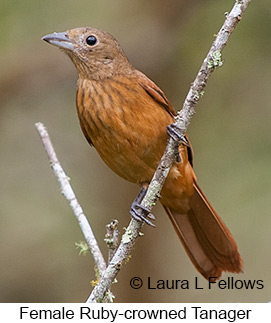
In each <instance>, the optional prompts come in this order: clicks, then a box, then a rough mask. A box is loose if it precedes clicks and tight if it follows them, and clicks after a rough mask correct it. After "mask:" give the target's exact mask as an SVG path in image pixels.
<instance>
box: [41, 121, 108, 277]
mask: <svg viewBox="0 0 271 323" xmlns="http://www.w3.org/2000/svg"><path fill="white" fill-rule="evenodd" d="M35 126H36V128H37V130H38V132H39V135H40V137H41V140H42V143H43V146H44V149H45V151H46V153H47V156H48V158H49V161H50V165H51V167H52V170H53V172H54V174H55V176H56V178H57V180H58V182H59V184H60V187H61V192H62V194H63V195H64V197H65V198H66V200H67V201H68V202H69V204H70V207H71V208H72V211H73V213H74V215H75V216H76V218H77V220H78V222H79V225H80V228H81V230H82V232H83V234H84V236H85V239H86V241H87V244H88V246H89V249H90V251H91V253H92V255H93V258H94V261H95V263H96V266H97V268H98V271H99V274H100V276H101V275H102V273H103V271H104V270H105V269H106V263H105V261H104V258H103V255H102V253H101V251H100V248H99V246H98V243H97V241H96V239H95V236H94V233H93V231H92V229H91V226H90V224H89V222H88V220H87V218H86V216H85V214H84V212H83V209H82V207H81V206H80V204H79V203H78V201H77V199H76V196H75V194H74V192H73V189H72V187H71V185H70V182H69V178H68V177H67V175H66V174H65V172H64V170H63V168H62V166H61V165H60V163H59V161H58V158H57V155H56V153H55V150H54V147H53V145H52V142H51V140H50V137H49V134H48V132H47V130H46V128H45V126H44V125H43V124H42V123H41V122H38V123H36V124H35Z"/></svg>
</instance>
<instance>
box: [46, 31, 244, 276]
mask: <svg viewBox="0 0 271 323" xmlns="http://www.w3.org/2000/svg"><path fill="white" fill-rule="evenodd" d="M42 39H43V40H44V41H46V42H48V43H49V44H51V45H54V46H56V47H58V48H60V49H61V50H62V51H64V53H65V54H67V55H68V56H69V57H70V59H71V61H72V62H73V64H74V65H75V68H76V70H77V73H78V81H77V92H76V107H77V113H78V117H79V122H80V126H81V129H82V132H83V134H84V136H85V137H86V139H87V141H88V143H89V144H90V145H91V146H94V148H95V149H96V150H97V152H98V154H99V155H100V157H101V158H102V160H103V161H104V162H105V163H106V164H107V166H108V167H109V168H111V169H112V170H113V171H114V172H115V173H116V174H118V175H119V176H120V177H122V178H124V179H125V180H127V181H129V182H133V183H136V184H139V185H140V187H141V191H140V194H139V196H138V198H137V199H135V201H134V203H133V204H132V207H131V211H130V213H131V215H132V216H133V217H134V218H135V219H136V220H138V221H144V222H146V223H148V224H150V225H152V222H151V220H152V219H153V218H154V217H153V215H152V214H150V213H148V210H145V209H144V208H143V207H142V208H141V209H140V203H139V202H140V201H141V200H142V197H143V196H144V194H145V192H146V189H147V187H148V184H149V183H150V181H151V179H152V176H153V174H154V172H155V170H156V168H157V166H158V164H159V161H160V159H161V157H162V155H163V152H164V150H165V147H166V145H167V142H168V139H169V137H170V136H174V135H175V134H176V132H177V131H176V129H175V127H174V124H175V118H174V117H175V116H176V112H175V110H174V108H173V106H172V105H171V103H170V102H169V100H168V99H167V97H166V95H165V94H164V92H163V91H162V90H161V89H160V88H159V87H158V86H157V85H156V84H155V83H154V82H153V81H152V80H151V79H149V78H148V77H147V76H146V75H145V74H144V73H142V72H141V71H139V70H137V69H136V68H135V67H134V66H132V64H131V63H130V62H129V60H128V58H127V56H126V54H125V52H124V50H123V49H122V47H121V46H120V44H119V42H118V41H117V40H116V39H115V38H114V37H113V36H112V35H111V34H110V33H108V32H106V31H103V30H100V29H97V28H93V27H79V28H74V29H69V30H67V31H65V32H54V33H52V34H48V35H46V36H44V37H43V38H42ZM180 139H181V144H180V146H179V151H178V156H177V158H176V160H175V161H174V163H173V165H172V167H171V169H170V171H169V174H168V176H167V179H166V181H165V183H164V186H163V188H162V190H161V194H160V200H159V201H160V202H161V204H162V206H163V207H164V209H165V211H166V213H167V214H168V216H169V218H170V220H171V222H172V224H173V227H174V229H175V231H176V233H177V235H178V237H179V239H180V241H181V243H182V245H183V247H184V249H185V251H186V252H187V254H188V256H189V258H190V260H191V262H192V263H193V265H194V266H195V268H196V269H197V271H198V272H199V273H200V274H201V275H202V276H203V277H204V278H206V279H207V280H213V281H215V280H217V279H219V278H220V277H221V275H222V273H223V272H232V273H240V272H242V271H243V261H242V258H241V256H240V253H239V250H238V247H237V244H236V242H235V240H234V238H233V236H232V234H231V233H230V231H229V229H228V228H227V227H226V225H225V224H224V222H223V221H222V219H221V218H220V217H219V215H218V214H217V212H216V211H215V210H214V208H213V207H212V206H211V204H210V202H209V201H208V200H207V198H206V196H205V195H204V193H203V192H202V190H201V189H200V187H199V185H198V183H197V178H196V175H195V172H194V170H193V151H192V147H191V144H190V142H189V140H188V137H187V135H186V136H185V137H182V136H180Z"/></svg>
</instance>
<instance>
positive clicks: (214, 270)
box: [164, 183, 243, 280]
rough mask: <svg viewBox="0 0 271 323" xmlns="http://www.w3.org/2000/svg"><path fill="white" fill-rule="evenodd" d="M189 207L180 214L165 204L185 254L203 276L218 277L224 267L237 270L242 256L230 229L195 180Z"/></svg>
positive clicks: (207, 277) (239, 270)
mask: <svg viewBox="0 0 271 323" xmlns="http://www.w3.org/2000/svg"><path fill="white" fill-rule="evenodd" d="M189 204H190V210H189V211H188V212H187V214H180V213H178V212H177V211H175V210H172V209H170V208H169V207H166V206H164V208H165V209H166V212H167V214H168V215H169V218H170V220H171V222H172V224H173V226H174V229H175V230H176V232H177V234H178V236H179V238H180V240H181V242H182V244H183V246H184V248H185V250H186V252H187V254H188V256H189V257H190V259H191V261H192V263H193V264H194V266H195V267H196V269H197V270H198V271H199V272H200V273H201V274H202V275H203V276H204V277H205V278H206V279H210V277H216V278H212V280H215V279H218V278H219V277H220V276H221V274H222V272H223V271H228V272H234V273H239V272H241V271H242V267H243V264H242V259H241V256H240V254H239V252H238V248H237V245H236V242H235V240H234V238H233V236H232V235H231V233H230V231H229V229H228V228H227V227H226V225H225V224H224V223H223V221H222V219H221V218H220V217H219V216H218V214H217V213H216V211H215V210H214V209H213V208H212V206H211V204H210V203H209V201H208V200H207V198H206V197H205V195H204V194H203V193H202V191H201V189H200V188H199V186H198V184H197V183H194V193H193V195H192V196H191V198H190V200H189Z"/></svg>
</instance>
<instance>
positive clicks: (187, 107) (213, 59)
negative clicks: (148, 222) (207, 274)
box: [87, 0, 251, 302]
mask: <svg viewBox="0 0 271 323" xmlns="http://www.w3.org/2000/svg"><path fill="white" fill-rule="evenodd" d="M250 2H251V0H237V1H236V3H235V5H234V6H233V8H232V10H231V12H230V13H229V14H226V19H225V22H224V24H223V26H222V27H221V29H220V31H219V33H218V34H217V36H216V39H215V41H214V42H213V44H212V46H211V48H210V50H209V52H208V54H207V56H206V58H205V59H204V61H203V63H202V66H201V67H200V70H199V72H198V74H197V76H196V78H195V80H194V82H193V83H192V85H191V87H190V90H189V92H188V95H187V97H186V99H185V101H184V104H183V107H182V110H181V111H180V112H179V113H178V116H177V117H176V123H177V125H178V126H179V128H180V129H181V132H182V134H183V135H185V134H186V132H187V128H188V126H189V124H190V121H191V118H192V116H193V115H194V113H195V107H196V104H197V102H198V101H199V100H200V98H201V96H202V95H203V90H204V88H205V86H206V84H207V81H208V79H209V77H210V75H211V74H212V73H213V72H214V70H215V69H216V68H217V67H219V66H221V65H222V64H223V61H222V59H221V51H222V50H223V48H224V47H225V46H226V44H227V41H228V39H229V37H230V35H231V34H232V32H233V31H234V29H235V27H236V26H237V24H238V22H239V21H240V20H241V18H242V15H243V13H244V11H245V10H246V8H247V6H248V4H249V3H250ZM179 144H180V143H179V142H176V141H174V140H173V139H171V138H170V139H169V142H168V145H167V147H166V150H165V152H164V155H163V156H162V159H161V161H160V164H159V166H158V168H157V170H156V172H155V174H154V176H153V178H152V181H151V183H150V185H149V188H148V190H147V193H146V195H145V197H144V199H143V201H142V202H141V205H142V206H144V207H147V208H148V209H149V210H151V209H152V208H153V206H154V205H155V203H156V202H157V200H158V198H159V195H160V191H161V189H162V186H163V184H164V182H165V179H166V177H167V175H168V173H169V170H170V167H171V165H172V163H173V162H174V160H175V158H176V151H177V150H178V147H179ZM142 226H143V223H142V222H137V221H136V220H134V219H132V220H131V221H130V224H129V226H128V228H127V229H126V232H125V234H124V235H123V237H122V241H121V243H120V246H119V248H118V249H117V251H116V253H115V255H114V257H113V258H112V260H111V262H110V263H109V265H108V267H107V268H106V270H105V271H104V273H103V275H102V276H101V277H100V281H99V283H98V284H97V285H96V286H95V288H94V289H93V291H92V293H91V295H90V296H89V298H88V300H87V302H102V301H103V299H104V296H105V294H106V292H107V290H108V289H109V288H110V286H111V284H112V281H113V280H114V278H115V277H116V275H117V274H118V272H119V271H120V268H121V266H122V264H123V263H124V262H125V259H127V257H128V256H129V254H130V252H131V250H132V248H133V246H134V244H135V241H136V239H137V238H138V236H139V235H140V230H141V228H142Z"/></svg>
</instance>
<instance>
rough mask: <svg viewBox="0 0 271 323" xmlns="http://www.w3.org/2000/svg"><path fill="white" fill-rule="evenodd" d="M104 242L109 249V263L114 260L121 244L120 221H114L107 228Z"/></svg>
mask: <svg viewBox="0 0 271 323" xmlns="http://www.w3.org/2000/svg"><path fill="white" fill-rule="evenodd" d="M104 241H105V242H106V244H107V247H108V263H110V261H111V259H112V258H113V256H114V254H115V252H116V249H117V247H118V242H119V230H118V221H117V220H113V221H112V222H110V223H109V224H107V226H106V235H105V239H104Z"/></svg>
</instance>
